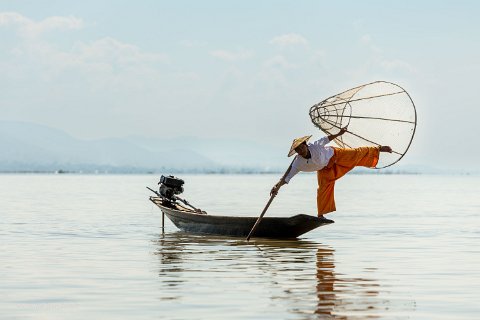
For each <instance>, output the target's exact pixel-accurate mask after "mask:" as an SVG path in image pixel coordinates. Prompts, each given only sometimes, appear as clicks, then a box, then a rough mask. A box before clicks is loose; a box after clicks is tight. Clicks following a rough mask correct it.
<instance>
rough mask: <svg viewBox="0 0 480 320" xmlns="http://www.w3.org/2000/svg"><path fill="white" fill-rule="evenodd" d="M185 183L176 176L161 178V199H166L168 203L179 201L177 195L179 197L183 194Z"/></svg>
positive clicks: (159, 191)
mask: <svg viewBox="0 0 480 320" xmlns="http://www.w3.org/2000/svg"><path fill="white" fill-rule="evenodd" d="M184 183H185V181H183V180H182V179H179V178H175V177H174V176H163V175H162V176H161V177H160V181H159V182H158V184H159V185H160V188H159V190H158V193H159V194H160V196H161V197H163V198H165V199H166V200H168V201H171V202H175V200H177V197H176V195H179V194H181V193H182V192H183V184H184Z"/></svg>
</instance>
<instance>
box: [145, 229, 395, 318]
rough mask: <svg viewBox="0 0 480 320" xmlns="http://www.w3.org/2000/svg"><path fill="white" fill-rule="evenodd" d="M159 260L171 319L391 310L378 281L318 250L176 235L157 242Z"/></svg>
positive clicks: (311, 245)
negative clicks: (340, 266)
mask: <svg viewBox="0 0 480 320" xmlns="http://www.w3.org/2000/svg"><path fill="white" fill-rule="evenodd" d="M154 253H155V255H156V256H157V257H158V260H159V268H158V275H159V277H160V279H161V290H160V296H159V299H160V301H164V302H168V304H166V305H165V306H164V310H165V315H166V316H168V315H169V313H170V314H171V315H175V316H176V317H180V318H182V317H191V316H195V315H196V316H198V314H199V313H198V312H202V315H208V314H209V313H211V314H214V315H217V316H218V317H219V318H221V316H219V315H222V314H223V315H224V316H225V317H226V316H227V315H228V317H229V318H233V319H234V318H235V317H238V318H255V316H257V317H258V315H260V314H265V315H268V318H272V317H274V318H289V319H290V318H293V319H311V318H319V319H328V318H335V319H348V318H359V317H360V318H376V317H380V316H383V315H385V312H388V311H387V310H391V303H390V301H389V300H388V299H386V298H385V297H388V292H386V291H384V290H383V291H382V290H381V286H380V284H379V281H377V280H375V279H374V278H370V277H368V278H364V277H349V276H348V275H345V274H341V273H339V272H337V271H336V270H335V269H336V266H335V264H336V262H335V250H334V249H333V248H331V247H329V246H326V245H323V244H321V243H316V242H312V241H302V240H281V241H280V240H277V241H276V240H260V239H255V240H254V241H250V242H249V243H248V242H246V241H244V240H239V239H238V238H236V239H233V238H225V237H212V236H199V235H189V234H185V233H182V232H175V233H166V234H164V235H160V236H159V238H158V240H156V241H155V249H154ZM375 270H376V269H375V268H368V270H365V269H364V270H358V272H356V274H367V275H370V274H372V273H374V272H375ZM382 297H383V298H382ZM174 302H176V303H174ZM204 313H205V314H204ZM235 315H236V316H235Z"/></svg>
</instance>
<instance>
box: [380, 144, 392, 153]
mask: <svg viewBox="0 0 480 320" xmlns="http://www.w3.org/2000/svg"><path fill="white" fill-rule="evenodd" d="M380 152H388V153H392V148H390V147H389V146H380Z"/></svg>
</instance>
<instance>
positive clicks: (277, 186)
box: [270, 177, 285, 196]
mask: <svg viewBox="0 0 480 320" xmlns="http://www.w3.org/2000/svg"><path fill="white" fill-rule="evenodd" d="M284 184H285V180H284V179H283V177H282V179H280V181H278V182H277V184H276V185H274V186H273V188H272V190H270V196H273V195H277V193H278V191H279V190H280V188H281V187H282V186H283V185H284Z"/></svg>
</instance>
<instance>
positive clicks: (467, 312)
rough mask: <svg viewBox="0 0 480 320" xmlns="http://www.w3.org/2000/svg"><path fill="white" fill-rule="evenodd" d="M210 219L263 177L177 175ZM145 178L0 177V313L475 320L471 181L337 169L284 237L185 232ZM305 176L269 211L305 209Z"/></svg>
mask: <svg viewBox="0 0 480 320" xmlns="http://www.w3.org/2000/svg"><path fill="white" fill-rule="evenodd" d="M181 177H182V178H184V180H185V181H186V185H185V187H186V192H185V194H184V196H185V197H186V198H187V199H188V200H189V201H190V202H192V204H194V205H197V206H198V207H200V208H202V209H204V210H206V211H208V212H209V213H210V214H215V213H218V214H227V215H252V216H257V215H258V214H259V213H260V212H261V210H262V209H263V207H264V205H265V203H266V201H267V200H268V192H269V189H270V188H271V186H272V185H273V184H274V183H275V182H276V181H277V179H278V177H277V176H274V175H235V176H227V175H193V176H191V175H183V176H181ZM157 180H158V177H157V176H150V175H143V176H130V175H127V176H88V175H0V196H1V200H0V261H1V264H0V319H82V320H83V319H365V318H377V319H378V318H379V319H407V318H408V319H478V317H479V314H480V303H479V301H480V216H479V213H480V197H479V191H480V177H478V176H477V177H474V176H427V175H425V176H415V175H411V176H397V175H347V176H346V177H344V178H343V179H342V180H341V181H339V182H338V183H337V187H336V199H337V208H338V211H337V212H336V213H333V214H331V215H329V218H332V219H333V220H335V221H336V223H335V224H333V225H329V226H325V227H322V228H319V229H316V230H314V231H312V232H310V233H307V234H306V235H304V236H303V237H302V238H301V239H299V240H296V241H273V240H258V239H256V240H254V241H251V242H250V243H247V242H245V241H244V240H242V239H235V238H222V237H212V236H199V235H189V234H185V233H182V232H180V231H178V230H177V229H176V228H175V227H174V226H173V225H172V224H171V223H170V222H169V221H168V222H167V223H166V228H165V233H164V234H162V232H161V228H160V227H161V214H160V210H159V209H158V208H156V207H155V206H154V205H153V204H151V203H150V202H149V201H148V196H149V192H148V190H146V189H145V186H147V185H148V186H152V187H153V186H155V185H156V182H157ZM315 183H316V181H315V175H313V174H311V175H300V176H298V177H295V178H294V179H293V180H292V182H291V183H290V185H287V186H285V187H284V188H283V189H282V190H281V191H280V193H279V196H278V197H277V198H276V199H275V201H274V203H273V204H272V206H271V208H270V209H269V211H268V212H267V215H269V216H274V215H275V216H290V215H294V214H298V213H307V214H315Z"/></svg>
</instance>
